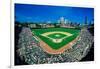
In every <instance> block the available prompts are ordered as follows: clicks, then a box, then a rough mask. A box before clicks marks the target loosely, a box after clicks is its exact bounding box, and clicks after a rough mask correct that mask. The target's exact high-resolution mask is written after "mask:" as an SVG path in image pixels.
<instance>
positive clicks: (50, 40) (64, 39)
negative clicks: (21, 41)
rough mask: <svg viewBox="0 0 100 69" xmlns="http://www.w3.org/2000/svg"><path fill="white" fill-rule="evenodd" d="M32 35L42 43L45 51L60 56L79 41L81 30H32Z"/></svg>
mask: <svg viewBox="0 0 100 69" xmlns="http://www.w3.org/2000/svg"><path fill="white" fill-rule="evenodd" d="M32 33H33V34H34V36H35V37H36V39H37V40H38V41H39V42H40V46H41V47H42V48H43V50H44V51H46V52H48V53H51V54H59V53H62V52H64V50H65V49H69V48H71V46H72V45H73V44H74V43H75V42H76V41H77V40H78V37H79V33H80V30H77V29H71V28H48V29H32Z"/></svg>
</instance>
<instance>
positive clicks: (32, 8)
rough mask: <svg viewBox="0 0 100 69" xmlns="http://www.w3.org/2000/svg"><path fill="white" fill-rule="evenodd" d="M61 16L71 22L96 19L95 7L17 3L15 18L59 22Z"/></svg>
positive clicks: (17, 19) (21, 20)
mask: <svg viewBox="0 0 100 69" xmlns="http://www.w3.org/2000/svg"><path fill="white" fill-rule="evenodd" d="M60 17H64V18H65V19H67V20H69V21H71V22H78V23H84V21H85V17H87V20H88V22H90V21H92V20H93V19H94V9H93V8H83V7H69V6H50V5H34V4H15V20H16V21H19V22H39V23H40V22H47V21H50V22H52V23H55V22H58V20H59V19H60Z"/></svg>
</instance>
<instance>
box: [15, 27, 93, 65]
mask: <svg viewBox="0 0 100 69" xmlns="http://www.w3.org/2000/svg"><path fill="white" fill-rule="evenodd" d="M33 36H34V35H32V32H31V30H30V29H29V28H26V27H24V28H23V29H22V31H21V33H20V35H19V40H18V45H17V46H18V49H17V53H18V56H19V57H20V58H21V60H23V61H25V62H26V63H27V64H44V63H62V62H75V61H80V60H81V59H82V58H83V57H85V56H86V55H87V53H88V51H89V50H90V48H91V46H92V43H93V41H94V40H93V36H92V35H91V34H90V33H89V31H88V30H87V29H85V28H84V29H82V30H81V33H80V35H79V36H80V37H79V39H78V41H77V42H76V43H75V44H74V45H73V46H72V48H71V49H67V50H65V52H64V53H61V54H49V53H47V52H45V51H43V49H42V48H41V47H40V46H39V42H38V41H37V40H36V39H35V38H34V37H33Z"/></svg>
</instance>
